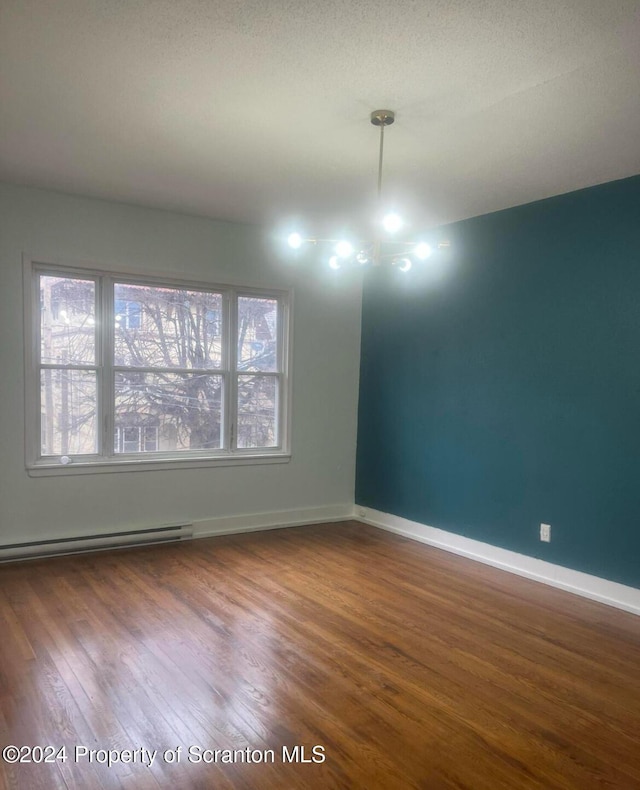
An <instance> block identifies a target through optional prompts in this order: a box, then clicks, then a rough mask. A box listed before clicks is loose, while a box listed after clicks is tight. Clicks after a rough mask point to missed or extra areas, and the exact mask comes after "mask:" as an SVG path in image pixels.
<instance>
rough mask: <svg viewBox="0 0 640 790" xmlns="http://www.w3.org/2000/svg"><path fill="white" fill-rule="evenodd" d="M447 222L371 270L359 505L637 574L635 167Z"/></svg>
mask: <svg viewBox="0 0 640 790" xmlns="http://www.w3.org/2000/svg"><path fill="white" fill-rule="evenodd" d="M444 235H445V236H447V237H448V238H449V239H450V240H451V244H452V248H451V251H450V252H449V253H447V257H446V258H443V259H442V260H441V261H439V262H438V263H436V262H433V263H431V262H430V261H428V262H427V263H426V264H422V265H421V266H423V268H422V269H421V270H419V271H415V270H414V271H412V272H411V273H410V274H409V275H402V274H400V273H399V272H396V271H395V270H394V271H390V272H389V271H386V270H382V269H381V270H372V271H371V272H369V275H370V276H369V277H368V278H367V279H366V282H365V287H364V303H363V317H362V356H361V372H360V405H359V425H358V450H357V473H356V502H357V503H358V504H360V505H364V506H366V507H371V508H375V509H377V510H381V511H384V512H386V513H392V514H394V515H397V516H402V517H404V518H408V519H412V520H414V521H418V522H420V523H423V524H428V525H430V526H433V527H439V528H441V529H445V530H449V531H451V532H454V533H457V534H459V535H464V536H466V537H469V538H474V539H476V540H480V541H484V542H486V543H490V544H493V545H495V546H500V547H502V548H506V549H510V550H512V551H516V552H520V553H522V554H527V555H529V556H532V557H538V558H541V559H544V560H547V561H549V562H553V563H556V564H558V565H562V566H565V567H568V568H573V569H575V570H580V571H585V572H587V573H591V574H595V575H597V576H600V577H603V578H606V579H610V580H613V581H618V582H622V583H624V584H629V585H632V586H634V587H640V176H637V177H634V178H629V179H625V180H623V181H616V182H612V183H609V184H605V185H602V186H597V187H592V188H590V189H584V190H580V191H578V192H573V193H570V194H567V195H561V196H558V197H554V198H550V199H547V200H542V201H539V202H536V203H531V204H528V205H524V206H519V207H517V208H512V209H507V210H505V211H500V212H497V213H495V214H489V215H485V216H481V217H476V218H473V219H469V220H465V221H463V222H458V223H455V224H453V225H450V226H448V227H447V228H445V229H444ZM541 522H546V523H549V524H551V525H552V542H551V543H549V544H545V543H541V542H540V540H539V525H540V523H541Z"/></svg>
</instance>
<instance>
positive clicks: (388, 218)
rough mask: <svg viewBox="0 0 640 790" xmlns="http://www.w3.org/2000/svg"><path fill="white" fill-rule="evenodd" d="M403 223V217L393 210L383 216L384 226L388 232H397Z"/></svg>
mask: <svg viewBox="0 0 640 790" xmlns="http://www.w3.org/2000/svg"><path fill="white" fill-rule="evenodd" d="M403 225H404V222H403V221H402V217H401V216H400V215H399V214H396V213H395V212H393V211H392V212H390V213H389V214H385V215H384V217H383V218H382V227H383V228H384V229H385V230H386V231H387V233H397V232H398V231H399V230H400V228H401V227H402V226H403Z"/></svg>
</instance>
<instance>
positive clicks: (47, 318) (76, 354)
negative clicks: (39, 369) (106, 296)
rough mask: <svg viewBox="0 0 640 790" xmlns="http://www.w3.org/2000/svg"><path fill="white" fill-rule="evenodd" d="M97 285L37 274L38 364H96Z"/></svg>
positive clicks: (87, 281)
mask: <svg viewBox="0 0 640 790" xmlns="http://www.w3.org/2000/svg"><path fill="white" fill-rule="evenodd" d="M95 360H96V285H95V283H94V282H93V281H92V280H78V279H76V278H73V277H51V276H50V275H48V274H42V275H40V361H41V362H45V363H49V364H51V363H53V364H59V365H95Z"/></svg>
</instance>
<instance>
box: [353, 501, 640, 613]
mask: <svg viewBox="0 0 640 790" xmlns="http://www.w3.org/2000/svg"><path fill="white" fill-rule="evenodd" d="M354 515H355V517H356V518H357V519H358V520H359V521H363V522H364V523H365V524H370V525H371V526H373V527H380V528H381V529H385V530H387V531H388V532H395V533H397V534H398V535H404V537H406V538H411V539H412V540H417V541H419V542H420V543H426V544H428V545H429V546H435V547H436V548H439V549H444V551H450V552H452V553H453V554H459V555H461V556H462V557H468V558H469V559H472V560H476V561H477V562H482V563H484V564H485V565H492V566H493V567H494V568H500V569H501V570H504V571H508V572H509V573H515V574H517V575H518V576H524V577H525V578H527V579H533V580H534V581H538V582H542V583H543V584H548V585H550V586H551V587H557V588H558V589H560V590H566V591H567V592H570V593H574V594H575V595H581V596H582V597H583V598H590V599H591V600H592V601H598V602H599V603H604V604H607V605H608V606H615V607H616V608H617V609H623V610H624V611H626V612H631V613H632V614H636V615H640V590H639V589H636V588H635V587H628V586H627V585H625V584H619V583H618V582H612V581H608V580H607V579H602V578H600V577H599V576H592V575H591V574H589V573H583V572H582V571H574V570H571V569H570V568H563V567H562V566H561V565H555V564H554V563H552V562H546V561H545V560H538V559H536V558H534V557H528V556H527V555H525V554H518V553H517V552H515V551H509V550H508V549H501V548H498V547H497V546H492V545H490V544H489V543H482V542H481V541H479V540H473V539H471V538H465V537H463V536H462V535H456V534H454V533H453V532H447V531H445V530H443V529H436V528H435V527H429V526H427V525H426V524H420V523H419V522H417V521H410V520H409V519H406V518H401V517H400V516H393V515H391V514H389V513H382V512H381V511H379V510H373V509H372V508H368V507H362V506H360V505H356V506H355V512H354Z"/></svg>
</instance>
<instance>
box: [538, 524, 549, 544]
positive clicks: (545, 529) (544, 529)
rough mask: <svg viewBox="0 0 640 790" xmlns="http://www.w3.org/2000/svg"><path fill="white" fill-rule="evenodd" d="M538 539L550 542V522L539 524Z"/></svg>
mask: <svg viewBox="0 0 640 790" xmlns="http://www.w3.org/2000/svg"><path fill="white" fill-rule="evenodd" d="M540 540H542V541H544V543H551V524H540Z"/></svg>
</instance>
